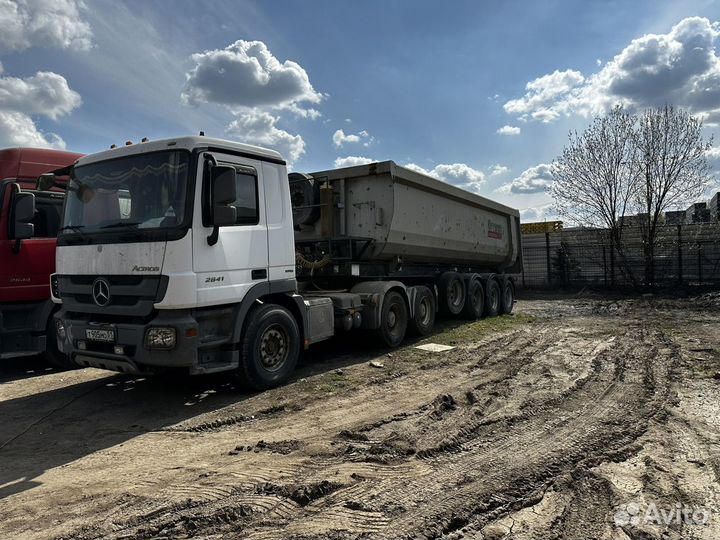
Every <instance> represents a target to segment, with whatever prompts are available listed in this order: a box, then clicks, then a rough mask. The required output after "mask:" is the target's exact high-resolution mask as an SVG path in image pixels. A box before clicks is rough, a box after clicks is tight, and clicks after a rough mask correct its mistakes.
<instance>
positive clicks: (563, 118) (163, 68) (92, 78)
mask: <svg viewBox="0 0 720 540" xmlns="http://www.w3.org/2000/svg"><path fill="white" fill-rule="evenodd" d="M717 20H720V6H719V5H718V3H717V2H709V1H703V2H693V1H686V2H659V1H652V2H619V1H617V2H616V1H603V2H599V1H598V2H577V1H576V2H569V1H543V0H539V1H534V2H530V1H528V2H513V1H499V0H498V1H488V2H480V1H467V2H466V1H449V2H444V3H441V2H437V1H420V0H417V1H410V0H404V1H399V0H398V1H388V0H385V1H380V0H378V1H372V0H370V1H363V2H360V1H356V2H349V1H347V2H343V1H337V0H336V1H329V0H328V1H319V0H309V1H304V2H298V1H294V2H291V1H281V0H273V1H268V2H242V1H224V0H223V1H220V0H218V1H206V2H202V3H198V2H192V1H174V2H170V1H155V2H140V1H129V2H119V1H117V0H116V1H113V2H110V1H86V2H85V3H82V2H79V1H76V0H56V1H54V2H45V1H41V0H18V1H17V2H14V1H8V0H0V22H2V24H3V28H6V29H8V28H10V29H12V31H10V32H7V33H5V35H4V37H0V62H2V66H3V71H2V73H1V74H0V145H3V146H8V145H33V146H38V145H45V146H56V147H66V148H68V149H71V150H75V151H80V152H94V151H98V150H102V149H105V148H107V147H108V146H109V145H110V144H113V143H115V144H122V143H123V142H124V141H125V140H128V139H131V140H139V139H140V138H142V137H144V136H147V137H150V138H152V139H156V138H161V137H168V136H177V135H183V134H191V133H196V132H197V131H199V130H201V129H202V130H204V131H205V133H206V134H207V135H213V136H218V137H225V138H233V139H237V140H240V141H243V142H250V143H256V144H261V145H263V146H272V147H275V148H277V149H278V150H280V151H281V152H283V154H284V155H286V157H287V158H288V159H289V160H290V161H291V162H292V167H293V169H294V170H300V171H314V170H321V169H326V168H331V167H333V166H334V165H335V164H338V165H340V164H346V163H356V162H362V161H363V160H380V159H393V160H395V161H396V162H397V163H400V164H404V165H410V166H412V167H414V168H417V169H419V170H424V171H428V172H430V173H431V174H434V175H435V176H439V177H440V178H441V179H443V180H445V181H448V182H450V183H453V184H456V185H460V186H462V187H465V188H466V189H470V190H474V191H477V192H478V193H481V194H483V195H486V196H489V197H491V198H494V199H497V200H501V201H503V202H505V203H507V204H509V205H511V206H514V207H516V208H520V209H522V210H523V213H524V217H525V218H526V219H528V220H533V219H542V218H543V217H547V216H549V215H551V209H550V206H549V205H550V202H551V201H550V198H549V196H548V195H547V193H546V192H545V190H544V188H546V187H547V185H549V184H550V182H552V178H551V176H550V174H549V170H548V168H547V165H548V164H549V163H551V162H552V160H553V158H555V157H556V156H557V155H558V154H559V153H560V151H561V149H562V146H563V144H564V143H565V141H566V138H567V133H568V131H569V130H571V129H582V128H583V127H584V126H586V125H587V123H588V122H589V120H590V118H591V117H592V115H593V114H599V113H602V112H603V111H604V110H606V109H607V107H609V106H611V105H612V104H615V103H624V104H626V105H627V106H629V107H630V108H636V109H641V108H643V107H646V106H652V105H657V104H662V103H663V102H666V101H669V102H672V103H675V104H677V105H679V106H683V107H687V108H689V109H690V110H692V112H694V113H696V114H699V115H702V116H703V117H704V118H706V124H707V133H708V135H711V134H713V133H714V132H715V130H716V127H715V126H716V123H718V122H719V121H720V59H719V58H718V57H717V56H716V54H715V44H716V41H717V38H718V36H720V33H718V26H717V24H716V23H715V21H717ZM634 40H635V41H634ZM716 88H717V92H715V89H716ZM716 94H717V95H716ZM339 130H342V131H341V132H339ZM718 154H720V153H716V154H715V157H717V156H718ZM351 158H352V159H351Z"/></svg>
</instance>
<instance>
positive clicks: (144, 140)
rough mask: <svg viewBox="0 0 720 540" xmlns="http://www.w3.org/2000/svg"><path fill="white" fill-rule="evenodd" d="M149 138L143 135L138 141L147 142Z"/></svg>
mask: <svg viewBox="0 0 720 540" xmlns="http://www.w3.org/2000/svg"><path fill="white" fill-rule="evenodd" d="M149 140H150V139H148V138H147V137H143V138H142V140H141V141H140V142H148V141H149Z"/></svg>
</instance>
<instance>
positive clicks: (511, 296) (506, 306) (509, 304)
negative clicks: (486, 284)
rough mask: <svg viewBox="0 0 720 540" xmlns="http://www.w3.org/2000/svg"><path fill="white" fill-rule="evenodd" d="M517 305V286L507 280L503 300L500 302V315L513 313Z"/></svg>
mask: <svg viewBox="0 0 720 540" xmlns="http://www.w3.org/2000/svg"><path fill="white" fill-rule="evenodd" d="M514 304H515V286H514V285H513V282H512V281H510V280H509V279H508V280H505V284H504V285H503V290H502V300H501V302H500V313H512V310H513V305H514Z"/></svg>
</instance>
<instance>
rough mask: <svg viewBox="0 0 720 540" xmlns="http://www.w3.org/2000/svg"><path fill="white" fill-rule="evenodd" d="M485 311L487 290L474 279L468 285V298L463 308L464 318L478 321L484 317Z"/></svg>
mask: <svg viewBox="0 0 720 540" xmlns="http://www.w3.org/2000/svg"><path fill="white" fill-rule="evenodd" d="M484 311H485V290H484V289H483V286H482V283H480V280H479V279H477V278H472V279H471V280H470V282H469V283H468V291H467V298H466V299H465V307H463V311H462V314H463V317H465V318H466V319H470V320H476V319H479V318H481V317H482V316H483V314H484Z"/></svg>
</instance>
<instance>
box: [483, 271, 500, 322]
mask: <svg viewBox="0 0 720 540" xmlns="http://www.w3.org/2000/svg"><path fill="white" fill-rule="evenodd" d="M498 313H500V285H498V282H497V280H495V279H489V280H488V282H487V291H486V294H485V315H486V316H487V317H495V316H496V315H497V314H498Z"/></svg>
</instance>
